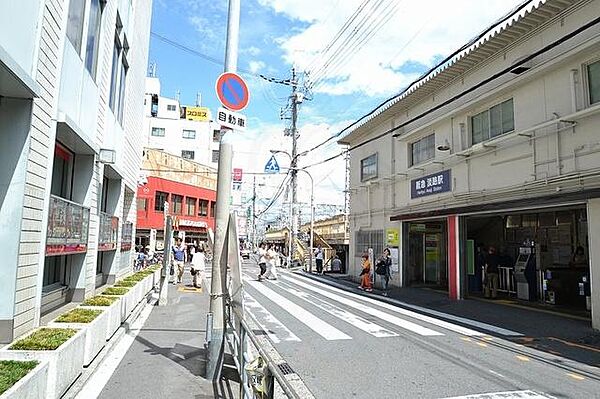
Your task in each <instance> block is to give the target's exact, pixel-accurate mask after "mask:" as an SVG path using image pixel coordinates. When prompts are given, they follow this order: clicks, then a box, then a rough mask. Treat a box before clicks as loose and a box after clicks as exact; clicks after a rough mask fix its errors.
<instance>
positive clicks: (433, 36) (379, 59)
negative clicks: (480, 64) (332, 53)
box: [259, 0, 540, 96]
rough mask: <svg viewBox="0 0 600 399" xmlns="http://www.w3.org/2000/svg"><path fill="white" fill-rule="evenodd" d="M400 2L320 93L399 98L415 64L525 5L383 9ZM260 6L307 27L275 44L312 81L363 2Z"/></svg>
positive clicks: (439, 3)
mask: <svg viewBox="0 0 600 399" xmlns="http://www.w3.org/2000/svg"><path fill="white" fill-rule="evenodd" d="M395 1H396V2H398V3H399V8H398V11H397V13H396V14H395V15H394V16H393V17H392V18H391V20H390V21H389V22H388V23H386V24H385V25H384V26H383V27H382V28H381V29H380V30H379V31H378V33H377V34H375V35H374V36H373V37H372V38H371V39H370V40H368V41H366V42H365V45H364V47H362V48H361V49H359V50H358V51H356V50H357V48H358V47H359V46H358V45H355V46H354V47H352V48H351V46H350V47H349V46H344V47H345V48H347V49H348V50H349V51H348V53H347V54H346V55H345V56H344V57H342V62H340V63H339V66H338V67H333V66H332V65H330V66H329V74H328V75H327V79H326V80H325V81H324V82H323V83H324V84H323V85H322V86H321V87H318V88H317V91H318V92H326V93H330V94H333V95H341V94H351V93H360V94H366V95H369V96H381V95H389V94H391V93H395V92H397V91H398V90H399V89H401V88H402V87H404V86H405V85H406V84H408V83H409V82H411V81H412V80H414V79H415V77H417V75H418V73H416V72H415V71H414V69H412V70H411V69H407V67H408V66H409V65H410V64H414V63H418V64H421V65H425V66H429V67H430V66H433V64H434V60H435V59H436V57H438V56H440V55H442V56H446V55H448V54H450V53H451V52H452V51H454V50H455V49H457V48H458V47H460V46H461V45H462V44H464V43H465V42H467V41H468V40H469V39H470V38H471V37H473V36H475V34H477V33H478V32H479V31H481V30H483V29H484V28H486V27H487V26H489V25H490V24H491V23H492V22H493V21H495V20H497V19H498V18H499V17H500V16H502V15H504V14H505V13H507V12H508V11H509V10H510V9H511V8H513V7H514V6H515V5H517V4H519V3H521V2H522V0H488V1H486V2H485V7H482V6H481V4H482V3H481V1H480V0H453V1H443V0H420V1H413V0H403V1H402V0H387V1H386V2H384V4H392V3H394V2H395ZM535 1H536V2H539V1H540V0H535ZM259 3H261V4H262V5H264V6H268V7H271V8H272V9H273V10H274V11H275V12H278V13H282V14H285V15H286V16H287V17H289V18H292V19H295V20H298V21H301V22H302V23H303V25H305V26H306V27H305V28H304V29H301V30H297V31H293V32H292V33H290V34H289V35H287V36H285V37H280V38H278V39H277V40H276V43H278V45H279V46H280V47H281V49H282V50H283V51H284V59H285V61H286V62H288V63H290V64H295V65H297V66H298V67H299V68H300V69H301V70H312V71H313V72H315V71H316V74H315V73H313V78H317V77H318V74H319V72H318V69H319V65H322V62H323V61H322V60H323V58H322V59H321V61H318V62H316V63H314V62H312V61H313V60H314V59H315V57H317V55H318V54H319V51H320V50H321V49H323V48H325V46H326V45H327V44H328V43H329V42H330V41H331V39H332V38H333V37H334V36H335V35H336V33H337V32H338V31H339V29H340V27H341V26H343V24H344V23H345V22H346V20H347V19H348V18H349V17H350V16H351V15H352V14H353V13H354V11H355V10H356V9H357V7H358V6H359V5H360V4H361V3H362V0H344V1H336V2H331V4H332V6H331V7H323V5H322V3H323V1H322V0H259ZM371 4H373V3H371ZM365 10H368V8H366V9H365ZM364 14H366V13H364ZM382 15H383V14H382ZM359 18H360V17H359ZM357 20H358V19H357ZM362 26H369V24H368V23H365V24H362ZM356 37H360V36H359V35H357V36H356ZM324 59H326V58H324ZM311 62H312V63H311ZM403 67H404V68H403Z"/></svg>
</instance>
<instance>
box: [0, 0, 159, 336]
mask: <svg viewBox="0 0 600 399" xmlns="http://www.w3.org/2000/svg"><path fill="white" fill-rule="evenodd" d="M150 15H151V3H150V2H144V1H135V2H132V1H128V0H71V1H69V0H27V1H3V2H1V3H0V160H2V164H3V165H2V169H1V170H0V243H1V244H0V248H1V249H2V251H1V252H2V257H3V262H2V267H0V281H2V289H1V290H0V342H9V341H11V340H12V339H14V338H15V337H16V336H19V335H21V334H23V333H25V332H27V331H28V330H30V329H32V328H34V327H35V326H37V325H39V323H40V318H41V316H43V315H45V314H47V313H48V312H50V311H51V310H53V309H56V308H58V307H60V306H62V305H63V304H64V303H66V302H69V301H81V300H83V299H84V298H86V297H89V296H92V295H94V294H95V293H96V292H97V291H98V289H99V287H101V286H102V285H104V284H106V283H109V282H112V281H114V280H115V278H118V277H119V276H121V275H124V274H126V273H129V272H130V271H131V265H132V262H131V258H132V255H131V252H132V251H131V242H132V237H133V234H134V231H135V217H136V213H135V211H136V209H135V195H136V191H137V180H138V176H139V167H140V162H141V155H142V151H141V148H140V147H139V143H140V142H142V140H143V137H144V135H143V134H142V131H143V130H142V126H143V103H142V98H143V93H144V76H145V72H146V65H147V57H148V45H149V34H150Z"/></svg>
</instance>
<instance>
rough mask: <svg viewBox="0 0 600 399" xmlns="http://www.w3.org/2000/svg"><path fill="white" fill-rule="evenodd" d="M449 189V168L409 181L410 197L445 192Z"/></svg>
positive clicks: (450, 187)
mask: <svg viewBox="0 0 600 399" xmlns="http://www.w3.org/2000/svg"><path fill="white" fill-rule="evenodd" d="M451 190H452V186H451V182H450V170H443V171H441V172H438V173H434V174H431V175H427V176H423V177H420V178H418V179H413V180H411V181H410V198H411V199H415V198H421V197H426V196H428V195H433V194H441V193H446V192H449V191H451Z"/></svg>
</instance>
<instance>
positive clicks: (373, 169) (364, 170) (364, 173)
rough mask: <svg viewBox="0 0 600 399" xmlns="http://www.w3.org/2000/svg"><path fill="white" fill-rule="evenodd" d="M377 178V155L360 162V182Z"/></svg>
mask: <svg viewBox="0 0 600 399" xmlns="http://www.w3.org/2000/svg"><path fill="white" fill-rule="evenodd" d="M376 177H377V154H373V155H371V156H368V157H366V158H365V159H362V160H361V161H360V181H365V180H369V179H374V178H376Z"/></svg>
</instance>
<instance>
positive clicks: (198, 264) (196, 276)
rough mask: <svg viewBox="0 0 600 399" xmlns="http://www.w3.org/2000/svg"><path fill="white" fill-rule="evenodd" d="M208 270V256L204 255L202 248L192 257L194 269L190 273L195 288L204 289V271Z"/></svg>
mask: <svg viewBox="0 0 600 399" xmlns="http://www.w3.org/2000/svg"><path fill="white" fill-rule="evenodd" d="M205 269H206V255H205V254H204V248H202V247H200V248H198V250H197V251H195V252H194V255H193V257H192V268H191V269H190V273H191V274H192V283H193V284H194V287H196V288H200V287H202V281H204V270H205Z"/></svg>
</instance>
